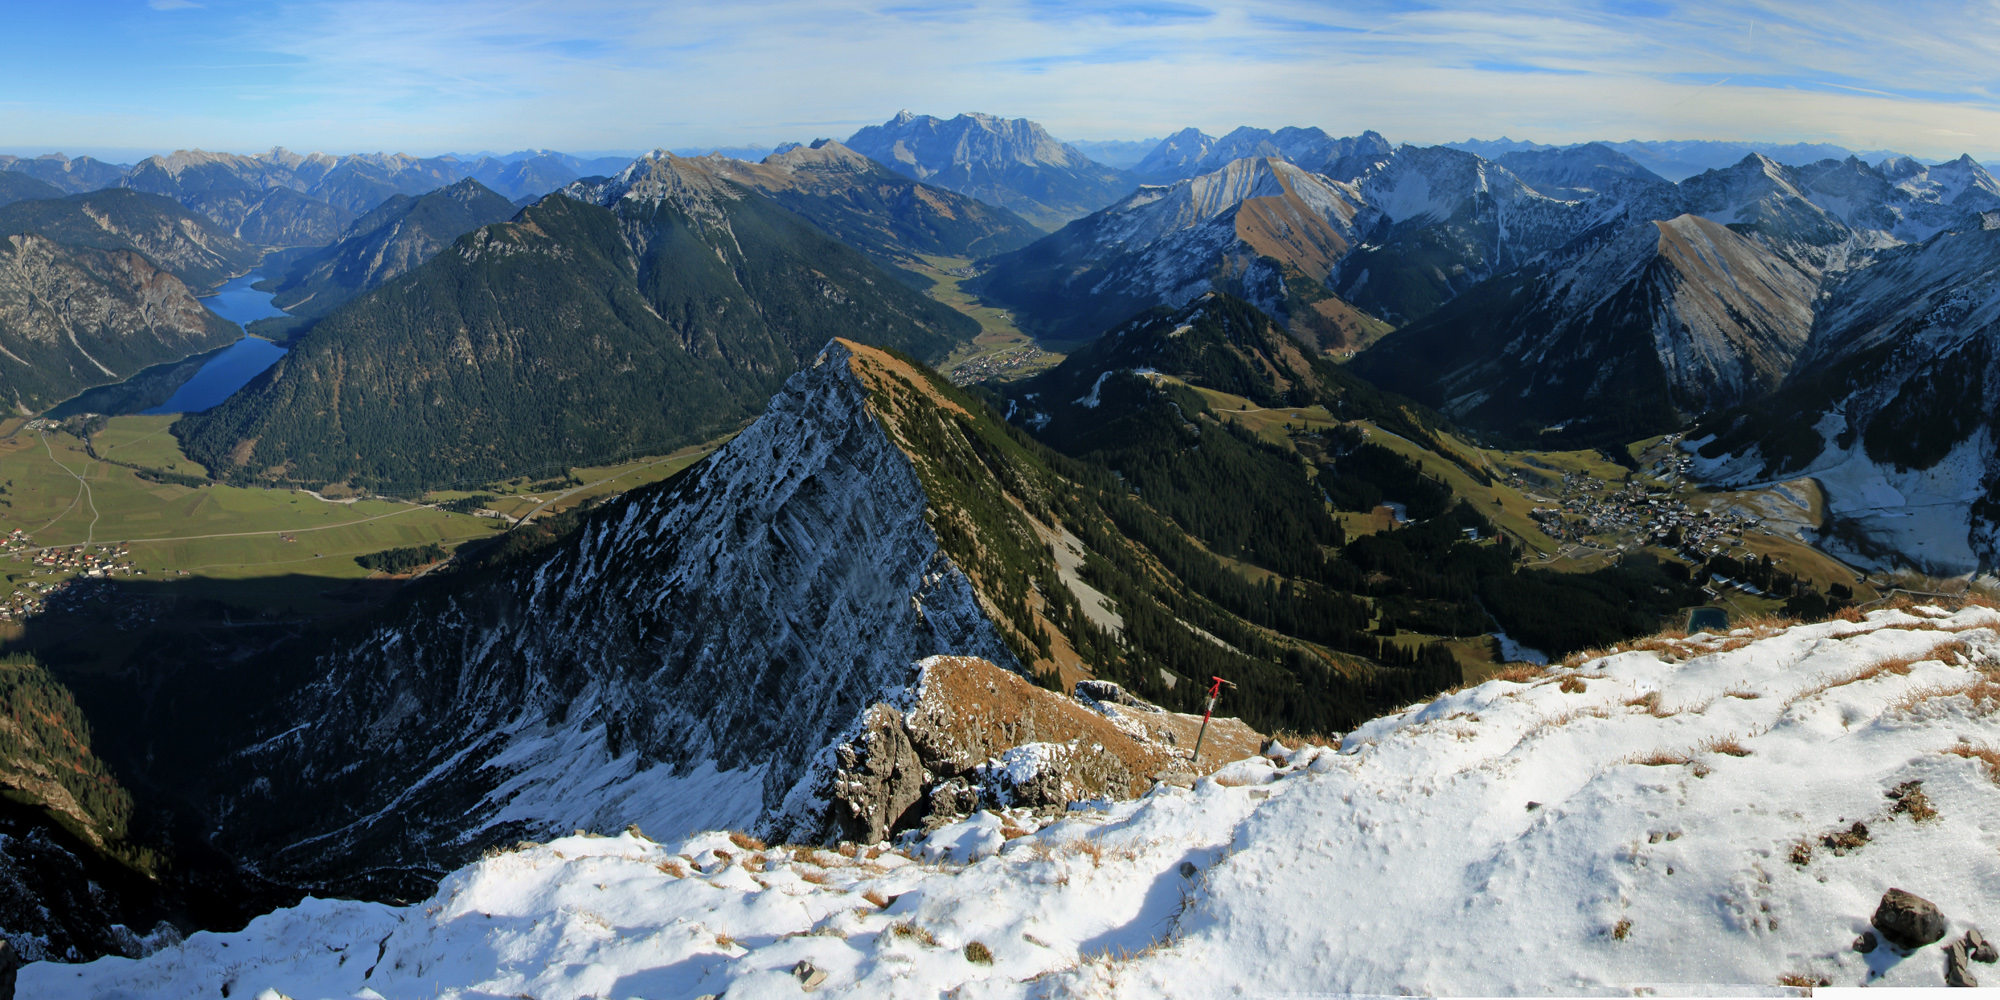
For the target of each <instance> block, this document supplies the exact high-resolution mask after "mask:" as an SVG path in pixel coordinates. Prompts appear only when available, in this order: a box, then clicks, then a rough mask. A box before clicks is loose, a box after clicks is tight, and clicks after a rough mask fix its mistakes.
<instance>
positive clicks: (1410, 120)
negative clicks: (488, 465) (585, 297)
mask: <svg viewBox="0 0 2000 1000" xmlns="http://www.w3.org/2000/svg"><path fill="white" fill-rule="evenodd" d="M1985 10H1986V8H1984V7H1979V6H1975V5H1972V4H1968V3H1955V2H1931V3H1915V4H1903V5H1897V6H1895V7H1893V8H1891V7H1889V6H1888V5H1882V4H1873V3H1865V2H1854V0H1847V2H1839V0H1835V2H1816V3H1805V2H1803V0H1768V2H1764V3H1761V4H1759V5H1756V6H1755V7H1745V6H1744V5H1739V4H1731V3H1725V2H1721V0H1694V2H1655V0H1609V2H1605V3H1593V4H1589V5H1585V4H1575V3H1565V2H1556V0H1502V2H1499V3H1482V4H1476V5H1474V4H1465V5H1463V8H1462V9H1456V10H1454V9H1449V8H1442V7H1431V6H1425V5H1422V4H1420V3H1418V2H1416V0H1358V2H1352V3H1342V4H1340V5H1338V6H1337V7H1336V6H1334V5H1330V4H1327V3H1323V2H1308V0H1228V2H1204V0H1088V2H1051V0H1012V2H1002V3H992V4H978V5H966V4H924V3H915V4H899V5H895V6H890V7H884V8H879V9H865V8H840V7H833V6H828V5H824V4H819V3H814V2H806V0H762V2H750V3H743V4H735V5H729V6H727V7H720V6H710V5H689V4H680V5H674V4H667V5H662V4H659V3H655V2H641V0H575V2H571V3H565V4H562V5H553V4H549V3H545V2H540V0H516V2H501V0H479V2H474V0H432V2H425V3H414V2H407V0H351V2H350V0H338V2H336V0H300V2H296V3H288V4H285V5H283V6H271V5H265V4H255V3H250V2H248V0H150V2H147V3H140V2H137V0H84V2H79V3H73V4H62V5H56V4H45V5H32V6H27V5H24V6H23V7H22V8H21V9H19V10H16V11H12V12H10V23H9V33H10V40H11V41H13V42H14V43H15V44H14V45H13V46H11V49H12V51H10V55H11V56H12V57H13V58H12V59H11V61H10V69H11V70H12V72H11V73H10V77H9V81H8V85H7V90H6V92H5V98H4V100H0V136H5V137H6V138H7V140H9V144H10V145H12V146H14V147H15V148H19V149H38V150H57V149H60V150H63V151H64V152H67V153H69V154H70V155H78V151H82V150H123V151H128V152H132V151H139V150H162V151H171V150H172V149H176V148H196V147H199V148H203V149H226V150H231V151H252V150H261V149H268V148H270V147H271V146H273V145H282V146H285V147H287V148H291V149H299V150H314V149H319V150H328V151H332V150H369V151H375V150H401V151H405V152H410V153H412V154H414V155H430V154H435V153H437V152H443V151H447V150H468V149H493V150H501V149H519V148H524V147H529V146H537V147H548V148H554V149H563V150H566V151H567V150H628V149H630V150H643V149H650V148H653V147H655V146H661V145H665V146H668V147H693V146H773V145H776V144H778V143H781V142H786V141H807V140H810V139H812V138H814V137H816V136H829V135H830V136H835V137H841V136H846V135H849V134H851V133H852V132H853V131H854V130H855V129H856V128H858V127H860V126H862V125H867V124H873V123H876V122H880V121H882V120H883V119H885V118H886V117H888V116H889V115H891V114H894V113H895V111H896V110H897V109H898V108H901V107H906V106H910V105H911V96H910V95H912V94H921V95H923V96H922V103H923V104H924V105H928V106H920V107H914V108H913V110H916V111H919V112H923V113H929V114H936V115H939V116H942V117H949V116H950V115H953V114H957V113H958V112H960V111H967V110H977V111H985V112H990V113H994V114H1002V115H1005V116H1007V117H1027V118H1033V119H1035V120H1037V121H1040V122H1041V123H1043V124H1044V125H1046V126H1048V128H1049V129H1050V131H1052V132H1053V133H1054V134H1056V135H1058V136H1060V137H1063V138H1065V139H1084V140H1097V141H1117V140H1134V139H1141V138H1145V137H1149V136H1163V135H1169V134H1172V133H1173V132H1176V131H1179V130H1180V129H1182V128H1185V127H1188V126H1190V125H1192V126H1195V127H1198V128H1201V129H1202V130H1203V131H1206V132H1209V133H1211V134H1220V133H1221V132H1223V131H1226V130H1228V129H1231V128H1234V127H1236V126H1239V125H1254V126H1259V127H1264V128H1278V127H1282V126H1284V125H1317V126H1319V127H1321V128H1324V129H1326V130H1327V131H1328V132H1330V133H1333V134H1335V135H1351V134H1354V133H1357V132H1360V131H1362V130H1364V129H1369V128H1373V129H1376V130H1378V131H1381V132H1382V133H1383V134H1385V135H1389V136H1391V137H1392V138H1394V139H1396V140H1397V141H1408V142H1414V143H1417V144H1420V145H1432V144H1437V143H1441V142H1449V141H1456V140H1462V139H1463V138H1465V137H1466V136H1469V135H1472V136H1500V135H1508V136H1515V137H1521V136H1531V137H1533V138H1534V139H1535V141H1538V142H1544V143H1552V144H1567V143H1572V142H1579V141H1588V140H1590V139H1608V140H1614V141H1615V140H1617V139H1619V138H1621V137H1630V136H1686V137H1693V138H1701V139H1720V140H1729V141H1754V142H1760V143H1777V144H1788V143H1795V142H1827V143H1836V144H1839V145H1841V146H1844V147H1847V148H1850V149H1856V150H1866V149H1899V150H1905V151H1907V152H1909V153H1911V154H1912V155H1916V156H1919V157H1922V158H1924V159H1927V160H1941V159H1949V158H1953V157H1956V156H1958V155H1959V154H1960V153H1971V154H1972V155H1973V156H1974V157H1975V158H1979V159H1987V158H1989V157H1992V156H1994V155H1995V154H2000V95H1996V93H1995V92H1994V87H1993V85H1992V84H1991V83H1990V82H1988V81H1987V80H1986V79H1985V78H1984V76H1983V75H1982V74H1981V73H1980V72H1978V71H1977V70H1971V71H1968V70H1967V69H1966V67H1977V66H1981V65H1986V64H1988V63H1990V59H1991V53H1992V52H1993V51H1996V50H2000V23H1996V21H1995V19H1993V18H1992V17H1990V16H1987V15H1986V14H1984V13H1982V12H1983V11H1985ZM1945 25H1949V26H1950V27H1949V30H1945V29H1944V28H1943V27H1931V26H1945ZM1742 137H1748V138H1747V139H1746V138H1742ZM92 155H95V154H94V153H93V154H92ZM120 162H128V160H125V159H122V158H121V160H120Z"/></svg>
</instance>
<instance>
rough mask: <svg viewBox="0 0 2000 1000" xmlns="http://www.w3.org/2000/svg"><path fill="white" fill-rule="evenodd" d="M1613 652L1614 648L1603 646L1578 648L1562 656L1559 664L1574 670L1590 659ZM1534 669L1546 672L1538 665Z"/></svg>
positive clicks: (1600, 657)
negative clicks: (1604, 647)
mask: <svg viewBox="0 0 2000 1000" xmlns="http://www.w3.org/2000/svg"><path fill="white" fill-rule="evenodd" d="M1613 652H1614V650H1610V649H1603V648H1594V649H1579V650H1577V651H1576V652H1574V653H1571V654H1569V655H1568V656H1565V657H1563V660H1562V664H1561V665H1562V666H1564V667H1568V668H1569V669H1571V670H1575V669H1576V668H1578V667H1581V666H1583V665H1584V664H1586V663H1589V662H1590V661H1592V660H1599V659H1603V658H1604V657H1607V656H1610V655H1611V654H1612V653H1613ZM1536 669H1538V670H1542V671H1543V672H1544V673H1546V672H1547V670H1546V668H1539V667H1538V668H1536Z"/></svg>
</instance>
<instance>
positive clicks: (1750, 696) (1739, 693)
mask: <svg viewBox="0 0 2000 1000" xmlns="http://www.w3.org/2000/svg"><path fill="white" fill-rule="evenodd" d="M1722 693H1723V694H1726V695H1728V696H1729V697H1731V698H1741V699H1743V700H1744V701H1756V700H1757V699H1759V698H1762V697H1764V696H1763V695H1761V694H1758V693H1757V692H1755V691H1752V690H1750V689H1749V688H1730V689H1729V690H1727V691H1724V692H1722Z"/></svg>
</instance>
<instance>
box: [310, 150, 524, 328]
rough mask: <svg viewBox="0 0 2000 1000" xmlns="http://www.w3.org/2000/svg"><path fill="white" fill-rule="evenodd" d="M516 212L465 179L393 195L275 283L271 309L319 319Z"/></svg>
mask: <svg viewBox="0 0 2000 1000" xmlns="http://www.w3.org/2000/svg"><path fill="white" fill-rule="evenodd" d="M516 211H517V209H516V208H515V207H514V203H513V202H510V201H508V200H507V199H506V198H505V197H502V196H501V195H499V194H496V193H494V192H493V191H492V190H490V189H488V188H487V187H486V186H485V185H484V184H481V183H480V182H478V181H477V180H472V179H469V178H468V179H466V180H461V181H456V182H453V183H451V184H448V185H446V186H444V187H441V188H438V189H437V190H435V191H430V192H427V193H425V194H422V195H418V196H416V197H411V196H410V195H405V194H398V195H396V196H394V197H392V198H390V199H389V200H388V201H385V202H383V203H382V204H381V205H378V206H376V207H375V209H374V210H373V211H370V212H369V213H368V214H367V215H364V216H362V217H361V218H359V219H357V220H355V221H354V222H353V223H352V224H350V225H349V226H348V227H347V230H346V231H345V232H343V233H342V234H341V236H340V238H339V239H337V240H335V241H334V242H333V243H331V244H329V245H328V246H326V247H325V248H324V249H321V250H319V251H316V252H314V253H311V254H308V255H306V256H304V257H301V258H300V259H299V260H297V261H296V262H294V263H293V264H292V265H291V267H290V268H289V269H288V270H287V271H286V272H285V274H284V275H283V276H282V277H275V278H274V279H272V280H271V282H270V283H271V285H272V286H273V288H272V291H273V293H274V294H273V295H272V298H271V304H272V305H274V306H277V307H278V308H280V309H283V310H285V311H286V312H289V313H292V314H293V315H295V316H323V315H325V314H327V313H329V312H332V311H333V310H334V309H336V308H338V307H339V306H340V305H341V304H342V303H344V302H346V301H348V300H349V299H352V298H354V297H355V296H357V295H360V294H362V293H363V292H366V291H369V290H370V289H374V288H378V287H380V286H381V285H383V284H384V283H386V282H387V281H389V279H391V278H394V277H396V276H397V275H399V274H402V273H404V272H406V271H409V270H410V269H412V268H414V267H416V266H417V265H419V264H422V263H423V262H424V261H427V260H429V259H431V258H432V257H435V256H437V254H438V252H439V251H441V250H443V249H444V248H445V247H447V246H449V245H451V243H452V241H453V240H456V239H458V238H459V237H460V236H462V235H464V234H466V233H468V232H471V231H472V230H475V229H478V228H479V227H481V226H486V225H491V224H492V223H495V222H505V221H506V220H508V219H511V218H513V217H514V215H515V213H516Z"/></svg>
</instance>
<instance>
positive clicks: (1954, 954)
mask: <svg viewBox="0 0 2000 1000" xmlns="http://www.w3.org/2000/svg"><path fill="white" fill-rule="evenodd" d="M1944 984H1945V985H1946V986H1978V985H1979V980H1977V979H1974V978H1972V970H1971V969H1969V968H1967V967H1966V960H1965V942H1963V941H1953V942H1952V943H1951V947H1950V948H1948V949H1946V950H1945V957H1944Z"/></svg>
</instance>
